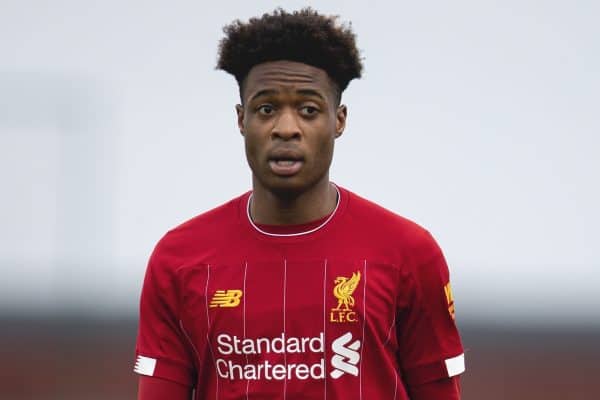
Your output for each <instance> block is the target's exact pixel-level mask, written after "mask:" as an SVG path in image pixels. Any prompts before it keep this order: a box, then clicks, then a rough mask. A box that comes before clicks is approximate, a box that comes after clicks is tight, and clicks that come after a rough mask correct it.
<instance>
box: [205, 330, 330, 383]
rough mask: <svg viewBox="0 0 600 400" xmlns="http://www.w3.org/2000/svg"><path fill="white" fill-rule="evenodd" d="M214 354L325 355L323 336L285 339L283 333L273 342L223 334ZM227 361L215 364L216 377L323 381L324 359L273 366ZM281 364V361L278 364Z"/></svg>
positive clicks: (268, 339) (262, 360) (269, 362)
mask: <svg viewBox="0 0 600 400" xmlns="http://www.w3.org/2000/svg"><path fill="white" fill-rule="evenodd" d="M217 351H218V353H219V354H220V355H221V356H231V355H246V356H255V355H260V354H283V353H287V354H294V353H317V354H323V353H324V335H323V332H321V333H320V334H319V335H318V336H313V337H294V336H290V337H286V336H285V334H284V333H281V335H279V336H276V337H273V338H265V337H259V338H240V337H238V336H235V335H229V334H226V333H222V334H219V335H218V336H217ZM228 358H230V357H227V358H225V357H220V358H217V360H216V367H217V373H218V374H219V377H221V378H224V379H248V380H259V379H266V380H284V379H293V378H296V379H301V380H305V379H325V359H324V358H323V357H321V358H320V360H319V361H318V362H315V363H313V364H305V363H291V362H290V363H283V362H280V363H274V362H272V361H269V360H268V359H264V358H263V357H259V360H257V361H258V362H245V361H242V359H238V361H237V362H236V361H234V360H232V359H228ZM281 361H283V360H281Z"/></svg>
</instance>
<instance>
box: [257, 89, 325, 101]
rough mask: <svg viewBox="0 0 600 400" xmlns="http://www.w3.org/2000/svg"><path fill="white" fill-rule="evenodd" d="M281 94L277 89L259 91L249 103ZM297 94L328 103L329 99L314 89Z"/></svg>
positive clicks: (301, 90) (302, 90) (299, 90)
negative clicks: (262, 97) (259, 98)
mask: <svg viewBox="0 0 600 400" xmlns="http://www.w3.org/2000/svg"><path fill="white" fill-rule="evenodd" d="M277 93H279V91H278V90H275V89H263V90H259V91H258V92H256V93H254V94H253V95H252V96H251V97H250V98H249V99H248V101H252V100H254V99H256V98H258V97H261V96H270V95H274V94H277ZM296 93H298V94H301V95H304V96H312V97H318V98H320V99H321V100H323V101H327V99H326V98H325V96H323V94H322V93H320V92H319V91H317V90H314V89H298V90H296Z"/></svg>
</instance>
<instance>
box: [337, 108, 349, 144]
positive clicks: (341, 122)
mask: <svg viewBox="0 0 600 400" xmlns="http://www.w3.org/2000/svg"><path fill="white" fill-rule="evenodd" d="M347 116H348V108H346V106H345V105H343V104H341V105H339V106H338V108H337V110H336V112H335V137H336V138H338V137H340V136H342V133H344V129H345V128H346V117H347Z"/></svg>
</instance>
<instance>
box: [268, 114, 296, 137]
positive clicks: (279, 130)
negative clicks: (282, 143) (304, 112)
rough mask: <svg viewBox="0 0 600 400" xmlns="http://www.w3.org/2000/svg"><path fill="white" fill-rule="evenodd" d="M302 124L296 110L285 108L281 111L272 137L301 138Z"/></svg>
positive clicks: (272, 131)
mask: <svg viewBox="0 0 600 400" xmlns="http://www.w3.org/2000/svg"><path fill="white" fill-rule="evenodd" d="M300 132H301V131H300V125H299V124H298V118H297V115H296V112H295V110H292V109H289V108H284V109H282V110H281V111H280V113H279V115H278V116H277V119H276V120H275V124H274V125H273V129H272V130H271V137H272V138H273V139H281V140H292V139H299V138H300Z"/></svg>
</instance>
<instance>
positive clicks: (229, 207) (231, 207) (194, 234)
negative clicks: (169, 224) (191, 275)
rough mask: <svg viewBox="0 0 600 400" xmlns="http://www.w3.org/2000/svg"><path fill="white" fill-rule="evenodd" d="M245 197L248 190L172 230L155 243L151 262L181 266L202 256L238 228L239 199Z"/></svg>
mask: <svg viewBox="0 0 600 400" xmlns="http://www.w3.org/2000/svg"><path fill="white" fill-rule="evenodd" d="M246 197H247V193H245V194H243V195H241V196H239V197H236V198H234V199H232V200H230V201H228V202H227V203H225V204H222V205H220V206H218V207H215V208H213V209H212V210H209V211H206V212H204V213H202V214H200V215H197V216H195V217H193V218H191V219H189V220H188V221H186V222H184V223H182V224H180V225H178V226H176V227H175V228H173V229H171V230H169V231H168V232H167V233H166V234H165V235H164V236H163V237H162V238H161V239H160V240H159V241H158V243H157V244H156V247H155V248H154V251H153V253H152V256H151V258H150V261H151V263H152V262H153V261H154V262H155V263H160V264H168V265H170V266H174V267H179V266H183V265H185V264H186V263H189V262H193V261H194V260H201V259H202V258H203V256H204V255H206V252H208V251H210V250H211V249H214V248H216V247H218V246H219V244H220V243H222V242H223V241H224V240H226V238H227V236H228V235H229V233H230V232H231V230H232V229H235V227H236V226H237V224H238V222H239V213H240V202H241V201H243V199H245V198H246Z"/></svg>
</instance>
